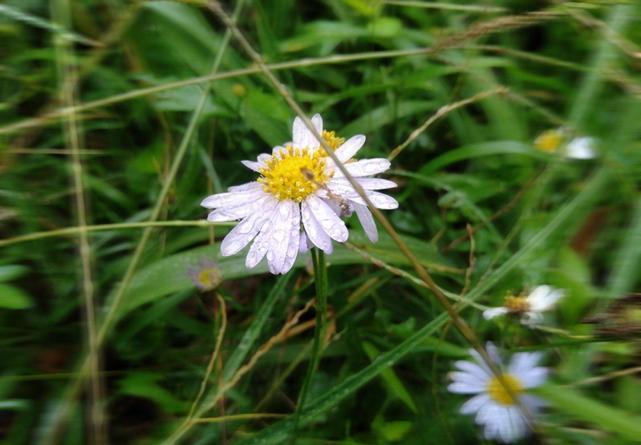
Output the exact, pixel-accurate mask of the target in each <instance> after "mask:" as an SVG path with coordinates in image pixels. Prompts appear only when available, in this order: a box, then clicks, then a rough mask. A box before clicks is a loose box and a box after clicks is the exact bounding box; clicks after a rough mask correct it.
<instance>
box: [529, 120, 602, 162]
mask: <svg viewBox="0 0 641 445" xmlns="http://www.w3.org/2000/svg"><path fill="white" fill-rule="evenodd" d="M572 133H573V132H572V130H570V129H569V128H566V127H560V128H555V129H552V130H546V131H544V132H543V133H541V134H540V135H538V136H537V138H536V139H535V140H534V146H535V147H536V148H537V149H538V150H540V151H543V152H545V153H558V154H560V155H562V156H564V157H566V158H569V159H592V158H596V157H597V155H598V153H597V150H596V145H597V143H596V139H594V138H592V137H589V136H577V137H574V138H572Z"/></svg>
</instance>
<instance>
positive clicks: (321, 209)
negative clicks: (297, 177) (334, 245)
mask: <svg viewBox="0 0 641 445" xmlns="http://www.w3.org/2000/svg"><path fill="white" fill-rule="evenodd" d="M306 202H307V205H308V206H309V208H310V209H311V211H312V214H313V215H314V218H316V221H317V222H318V224H319V225H320V226H321V227H322V228H323V231H325V233H326V234H327V235H329V237H330V238H332V239H334V240H336V241H338V242H339V243H343V242H345V241H347V238H348V236H349V233H348V231H347V227H345V223H344V222H343V221H342V220H341V219H340V218H339V217H338V216H337V215H336V213H334V211H333V210H332V209H331V207H329V206H328V205H327V204H326V203H325V202H324V201H323V200H322V199H320V198H319V197H317V196H315V195H310V196H309V197H308V198H307V199H306Z"/></svg>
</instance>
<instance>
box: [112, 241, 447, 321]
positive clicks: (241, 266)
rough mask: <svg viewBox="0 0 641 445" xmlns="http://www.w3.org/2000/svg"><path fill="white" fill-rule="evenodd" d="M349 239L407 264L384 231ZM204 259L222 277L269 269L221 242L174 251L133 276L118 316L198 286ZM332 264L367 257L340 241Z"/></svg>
mask: <svg viewBox="0 0 641 445" xmlns="http://www.w3.org/2000/svg"><path fill="white" fill-rule="evenodd" d="M404 239H405V242H407V243H408V244H410V245H412V246H413V250H414V253H415V254H416V255H417V256H418V259H419V261H421V263H422V264H423V265H424V266H426V267H428V268H430V269H432V270H434V271H437V272H438V271H449V272H452V271H455V270H456V269H454V268H452V267H450V266H449V265H448V263H447V262H446V261H445V260H444V259H443V258H441V256H440V255H439V254H438V253H437V252H436V250H435V249H434V247H432V246H431V245H429V244H427V243H425V242H422V241H420V240H417V239H415V238H410V237H405V238H404ZM350 240H351V242H353V243H354V244H355V245H364V246H367V250H368V252H369V254H371V255H373V256H374V257H377V258H382V259H384V260H385V261H386V262H388V263H390V264H394V265H406V264H408V261H407V258H406V257H405V256H404V255H403V254H402V253H400V252H399V251H398V249H397V248H396V245H395V244H394V242H393V241H392V240H391V239H390V238H389V236H386V235H385V234H381V236H380V239H379V242H378V243H376V244H374V245H372V244H370V243H369V242H368V241H366V240H365V236H364V235H363V234H362V233H361V232H358V231H354V232H352V234H351V235H350ZM308 258H309V255H307V254H305V255H299V257H298V259H297V260H296V263H295V266H294V267H303V266H304V265H305V264H306V263H307V261H308ZM203 261H207V262H209V263H215V267H218V268H219V271H220V275H221V277H222V279H223V280H230V279H236V278H243V277H248V276H253V275H259V274H263V273H266V272H267V265H266V264H265V262H262V263H261V264H259V265H258V266H256V267H255V268H253V269H248V268H247V267H245V258H244V255H242V254H239V255H234V256H231V257H222V256H220V244H219V243H216V244H213V245H209V246H204V247H199V248H196V249H192V250H189V251H186V252H182V253H179V254H176V255H172V256H169V257H166V258H163V259H162V260H159V261H156V262H155V263H153V264H151V265H150V266H147V267H146V268H144V269H142V270H140V271H139V272H138V273H137V274H136V275H135V276H134V278H133V280H132V283H131V285H130V286H129V289H128V290H127V293H126V294H125V296H124V298H123V300H122V304H121V306H120V308H119V311H118V317H122V316H123V315H125V314H126V313H128V312H130V311H131V310H133V309H135V308H137V307H139V306H141V305H143V304H146V303H149V302H151V301H154V300H156V299H158V298H162V297H165V296H167V295H170V294H172V293H175V292H179V291H184V290H188V289H193V288H195V284H194V282H193V281H192V279H191V278H190V272H191V271H193V270H197V269H198V268H199V267H202V264H203ZM328 263H329V264H334V265H340V264H366V263H368V261H367V260H366V259H364V258H363V257H362V256H361V255H360V254H358V253H357V252H354V251H352V250H348V249H347V248H346V247H345V246H343V245H337V246H336V248H335V250H334V253H333V254H332V255H331V256H330V257H329V258H328Z"/></svg>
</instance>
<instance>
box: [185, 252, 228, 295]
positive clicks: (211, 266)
mask: <svg viewBox="0 0 641 445" xmlns="http://www.w3.org/2000/svg"><path fill="white" fill-rule="evenodd" d="M187 276H188V277H189V279H190V280H191V281H192V283H194V285H195V286H196V287H197V288H198V289H200V290H201V291H203V292H206V291H209V290H212V289H215V288H217V287H218V285H219V284H220V283H221V281H222V274H221V273H220V268H219V267H218V265H217V264H216V263H214V262H213V261H209V260H207V259H205V258H203V259H201V260H200V261H199V263H198V265H197V266H192V267H189V268H188V269H187Z"/></svg>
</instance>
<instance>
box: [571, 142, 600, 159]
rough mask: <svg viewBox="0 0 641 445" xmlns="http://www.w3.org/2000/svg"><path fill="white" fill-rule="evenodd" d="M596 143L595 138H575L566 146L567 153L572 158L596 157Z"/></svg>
mask: <svg viewBox="0 0 641 445" xmlns="http://www.w3.org/2000/svg"><path fill="white" fill-rule="evenodd" d="M594 145H595V141H594V138H591V137H585V136H584V137H578V138H574V139H572V140H571V141H570V142H569V143H568V145H566V146H565V155H566V156H567V157H568V158H572V159H592V158H595V157H596V155H597V153H596V150H595V148H594Z"/></svg>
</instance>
